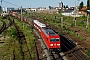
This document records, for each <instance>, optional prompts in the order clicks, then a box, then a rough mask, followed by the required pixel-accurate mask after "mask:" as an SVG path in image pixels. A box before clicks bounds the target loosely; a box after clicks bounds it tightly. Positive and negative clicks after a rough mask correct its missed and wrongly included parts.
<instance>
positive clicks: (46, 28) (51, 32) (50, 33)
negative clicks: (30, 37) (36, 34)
mask: <svg viewBox="0 0 90 60" xmlns="http://www.w3.org/2000/svg"><path fill="white" fill-rule="evenodd" d="M42 31H43V32H44V33H45V34H47V35H51V36H53V35H56V33H55V31H53V30H52V29H51V28H48V27H44V28H42Z"/></svg>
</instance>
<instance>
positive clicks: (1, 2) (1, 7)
mask: <svg viewBox="0 0 90 60" xmlns="http://www.w3.org/2000/svg"><path fill="white" fill-rule="evenodd" d="M2 10H3V9H2V0H1V11H2Z"/></svg>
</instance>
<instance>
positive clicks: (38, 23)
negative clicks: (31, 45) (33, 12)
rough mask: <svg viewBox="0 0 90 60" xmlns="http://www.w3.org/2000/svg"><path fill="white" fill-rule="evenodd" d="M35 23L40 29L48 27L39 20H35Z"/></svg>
mask: <svg viewBox="0 0 90 60" xmlns="http://www.w3.org/2000/svg"><path fill="white" fill-rule="evenodd" d="M34 23H35V24H37V25H38V26H39V27H46V25H45V24H43V23H41V22H39V21H38V20H34Z"/></svg>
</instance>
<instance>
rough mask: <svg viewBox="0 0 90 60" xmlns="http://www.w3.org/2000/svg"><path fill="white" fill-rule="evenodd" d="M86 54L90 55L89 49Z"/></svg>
mask: <svg viewBox="0 0 90 60" xmlns="http://www.w3.org/2000/svg"><path fill="white" fill-rule="evenodd" d="M87 55H88V56H89V57H90V49H89V50H88V51H87Z"/></svg>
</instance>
